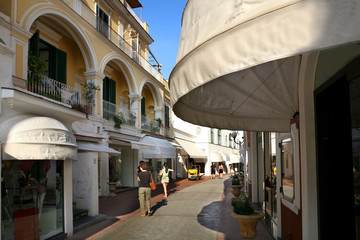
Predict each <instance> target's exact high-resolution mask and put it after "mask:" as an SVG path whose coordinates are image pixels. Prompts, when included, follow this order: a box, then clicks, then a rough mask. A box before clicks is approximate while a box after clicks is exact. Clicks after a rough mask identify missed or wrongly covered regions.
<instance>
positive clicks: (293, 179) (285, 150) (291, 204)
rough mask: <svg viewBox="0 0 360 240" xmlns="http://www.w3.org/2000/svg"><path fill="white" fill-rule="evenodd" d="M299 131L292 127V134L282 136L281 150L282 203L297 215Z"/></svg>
mask: <svg viewBox="0 0 360 240" xmlns="http://www.w3.org/2000/svg"><path fill="white" fill-rule="evenodd" d="M298 147H299V141H298V130H297V128H296V125H295V124H292V125H291V134H286V135H284V134H281V137H280V142H279V148H280V151H281V159H280V160H281V187H280V191H281V193H282V195H281V196H282V199H283V201H282V203H283V204H284V205H286V206H287V207H288V208H290V209H291V210H293V211H294V212H295V213H296V214H297V213H298V210H299V208H300V188H299V181H300V176H299V172H300V169H299V154H298Z"/></svg>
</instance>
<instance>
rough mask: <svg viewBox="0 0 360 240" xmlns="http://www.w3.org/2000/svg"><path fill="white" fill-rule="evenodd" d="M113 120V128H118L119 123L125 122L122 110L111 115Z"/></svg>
mask: <svg viewBox="0 0 360 240" xmlns="http://www.w3.org/2000/svg"><path fill="white" fill-rule="evenodd" d="M113 120H114V122H115V125H114V128H120V127H121V124H123V123H125V118H124V115H123V113H122V112H118V113H117V114H115V115H114V116H113Z"/></svg>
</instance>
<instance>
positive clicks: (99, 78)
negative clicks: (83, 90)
mask: <svg viewBox="0 0 360 240" xmlns="http://www.w3.org/2000/svg"><path fill="white" fill-rule="evenodd" d="M85 76H86V82H87V83H94V84H95V85H96V86H98V87H99V89H100V91H97V93H96V94H95V99H94V105H93V106H92V114H91V115H93V116H102V115H103V105H102V96H103V87H102V82H103V79H104V77H105V75H104V74H102V73H100V72H96V71H90V72H85Z"/></svg>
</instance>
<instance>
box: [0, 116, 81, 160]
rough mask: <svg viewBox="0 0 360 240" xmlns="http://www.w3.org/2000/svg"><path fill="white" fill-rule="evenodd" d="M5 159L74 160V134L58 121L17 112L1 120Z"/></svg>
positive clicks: (75, 149)
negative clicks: (16, 114)
mask: <svg viewBox="0 0 360 240" xmlns="http://www.w3.org/2000/svg"><path fill="white" fill-rule="evenodd" d="M0 142H2V143H4V144H3V159H4V160H68V159H71V160H75V159H77V145H76V139H75V136H74V135H73V134H72V133H71V132H70V131H69V130H68V129H67V127H66V126H65V125H64V124H62V123H61V122H60V121H58V120H56V119H53V118H49V117H36V116H31V115H18V116H15V117H13V118H10V119H7V120H5V121H3V122H2V123H1V124H0Z"/></svg>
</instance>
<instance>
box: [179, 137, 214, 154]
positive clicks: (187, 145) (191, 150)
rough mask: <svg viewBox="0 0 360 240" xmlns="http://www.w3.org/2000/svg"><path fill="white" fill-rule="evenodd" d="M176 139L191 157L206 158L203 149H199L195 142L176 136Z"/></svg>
mask: <svg viewBox="0 0 360 240" xmlns="http://www.w3.org/2000/svg"><path fill="white" fill-rule="evenodd" d="M176 141H177V142H178V143H179V144H180V145H181V147H182V148H183V149H184V150H185V152H186V153H187V154H188V155H189V156H190V157H191V158H207V156H206V154H205V153H204V151H203V150H201V149H200V148H199V147H198V145H196V143H194V142H190V141H186V140H182V139H178V138H176Z"/></svg>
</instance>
